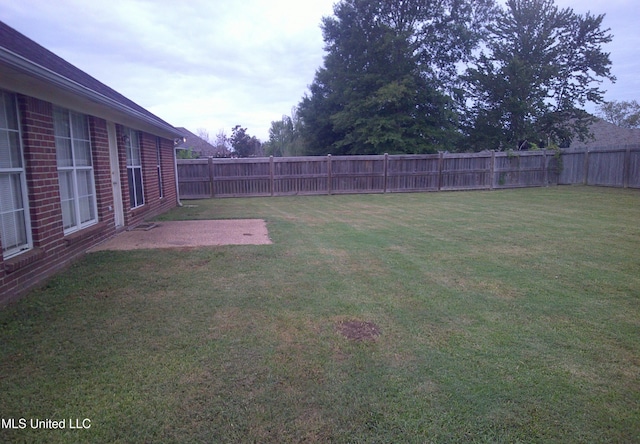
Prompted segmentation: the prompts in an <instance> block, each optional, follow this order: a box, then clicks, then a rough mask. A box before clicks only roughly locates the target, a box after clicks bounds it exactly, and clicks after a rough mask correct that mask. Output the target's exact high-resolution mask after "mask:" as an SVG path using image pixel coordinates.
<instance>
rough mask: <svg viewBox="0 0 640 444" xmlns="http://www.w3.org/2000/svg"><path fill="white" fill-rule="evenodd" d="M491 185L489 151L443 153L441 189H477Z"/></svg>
mask: <svg viewBox="0 0 640 444" xmlns="http://www.w3.org/2000/svg"><path fill="white" fill-rule="evenodd" d="M490 186H491V153H473V154H445V155H444V157H443V159H442V169H441V174H440V189H441V190H477V189H488V188H489V187H490Z"/></svg>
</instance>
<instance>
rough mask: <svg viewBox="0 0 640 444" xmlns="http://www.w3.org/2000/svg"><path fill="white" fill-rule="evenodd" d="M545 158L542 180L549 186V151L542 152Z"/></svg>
mask: <svg viewBox="0 0 640 444" xmlns="http://www.w3.org/2000/svg"><path fill="white" fill-rule="evenodd" d="M542 155H543V156H544V158H543V159H542V180H544V186H545V187H548V186H549V173H548V172H547V169H548V168H547V150H546V149H544V150H543V151H542Z"/></svg>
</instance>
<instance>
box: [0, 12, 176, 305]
mask: <svg viewBox="0 0 640 444" xmlns="http://www.w3.org/2000/svg"><path fill="white" fill-rule="evenodd" d="M180 137H182V136H181V134H180V132H179V131H177V130H176V129H175V128H174V127H173V126H171V125H169V124H168V123H166V122H164V121H163V120H161V119H160V118H158V117H157V116H155V115H153V114H152V113H150V112H149V111H147V110H145V109H144V108H142V107H140V106H138V105H136V104H135V103H134V102H132V101H131V100H129V99H127V98H126V97H124V96H123V95H121V94H119V93H118V92H116V91H114V90H113V89H111V88H109V87H108V86H106V85H104V84H102V83H100V82H99V81H97V80H96V79H94V78H93V77H91V76H89V75H88V74H86V73H84V72H83V71H81V70H79V69H78V68H76V67H74V66H73V65H71V64H69V63H68V62H66V61H65V60H63V59H61V58H60V57H58V56H56V55H55V54H53V53H52V52H50V51H48V50H47V49H45V48H43V47H42V46H40V45H38V44H37V43H35V42H33V41H32V40H30V39H29V38H27V37H25V36H24V35H22V34H20V33H19V32H17V31H16V30H14V29H12V28H11V27H9V26H7V25H6V24H4V23H2V22H0V251H1V256H0V304H1V303H6V302H8V301H10V300H13V299H15V298H17V297H19V296H20V295H21V294H23V293H24V292H25V291H27V290H28V289H30V288H32V287H34V286H36V285H38V284H39V283H42V281H43V280H44V279H46V278H48V277H49V276H51V275H52V274H53V273H55V272H56V271H58V270H60V269H61V268H63V267H64V266H66V265H67V264H69V263H70V262H71V261H72V260H74V259H76V258H78V257H79V256H81V255H82V254H84V253H85V252H86V251H87V249H89V248H90V247H92V246H94V245H96V244H98V243H100V242H102V241H104V240H105V239H107V238H109V237H111V236H113V235H115V234H116V233H117V232H119V231H121V230H124V229H126V228H128V227H133V226H135V225H137V224H139V223H141V222H142V221H144V220H145V219H146V218H149V217H152V216H154V215H157V214H159V213H162V212H164V211H167V210H169V209H170V208H173V207H175V206H176V204H177V202H178V197H177V193H176V176H175V171H176V170H175V150H174V140H175V139H176V138H180Z"/></svg>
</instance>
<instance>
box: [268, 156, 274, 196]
mask: <svg viewBox="0 0 640 444" xmlns="http://www.w3.org/2000/svg"><path fill="white" fill-rule="evenodd" d="M269 189H270V192H271V196H272V197H273V156H269Z"/></svg>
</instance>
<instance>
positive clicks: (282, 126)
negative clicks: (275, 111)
mask: <svg viewBox="0 0 640 444" xmlns="http://www.w3.org/2000/svg"><path fill="white" fill-rule="evenodd" d="M265 154H267V155H271V156H274V157H283V156H285V157H286V156H299V155H303V154H304V144H303V140H302V136H301V133H300V119H299V117H298V113H297V109H296V108H294V109H293V110H292V112H291V116H282V119H281V120H278V121H274V122H271V128H269V141H268V142H267V143H266V144H265Z"/></svg>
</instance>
